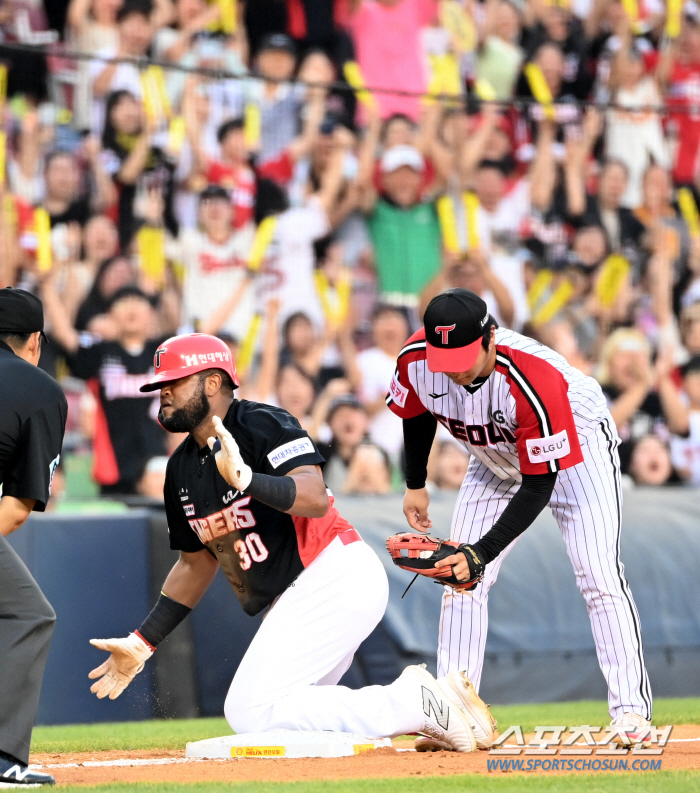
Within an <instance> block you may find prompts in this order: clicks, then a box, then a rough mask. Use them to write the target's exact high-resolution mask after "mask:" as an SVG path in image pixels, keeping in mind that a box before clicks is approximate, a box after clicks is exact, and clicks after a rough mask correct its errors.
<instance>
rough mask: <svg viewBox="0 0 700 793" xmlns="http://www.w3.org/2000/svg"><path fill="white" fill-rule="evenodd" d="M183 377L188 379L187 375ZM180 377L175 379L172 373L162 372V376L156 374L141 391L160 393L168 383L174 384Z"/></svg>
mask: <svg viewBox="0 0 700 793" xmlns="http://www.w3.org/2000/svg"><path fill="white" fill-rule="evenodd" d="M182 377H187V375H186V374H185V375H182ZM178 379H179V378H178V377H173V373H172V372H161V373H160V374H155V375H153V377H152V378H151V379H150V380H148V381H147V382H146V383H144V384H143V385H142V386H141V388H139V391H141V392H143V393H148V392H149V391H158V389H159V388H162V387H163V386H164V385H165V384H166V383H172V382H174V381H175V380H178Z"/></svg>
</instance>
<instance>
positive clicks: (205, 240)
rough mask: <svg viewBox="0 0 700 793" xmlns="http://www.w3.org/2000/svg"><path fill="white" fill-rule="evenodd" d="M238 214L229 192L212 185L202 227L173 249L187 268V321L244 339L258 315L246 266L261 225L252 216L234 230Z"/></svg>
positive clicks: (202, 200)
mask: <svg viewBox="0 0 700 793" xmlns="http://www.w3.org/2000/svg"><path fill="white" fill-rule="evenodd" d="M236 215H237V210H236V209H235V208H234V207H232V206H231V195H230V193H229V192H228V190H225V189H224V188H223V187H217V186H216V185H210V186H209V187H207V188H206V190H204V191H203V192H202V193H201V194H200V197H199V225H200V228H199V229H183V231H182V232H181V234H180V244H179V248H178V249H175V248H173V249H171V251H170V253H171V256H172V257H173V258H174V259H175V260H177V261H181V262H182V264H183V265H184V267H185V282H184V285H183V290H182V292H183V295H182V297H183V317H182V319H183V324H185V325H187V326H189V327H192V328H196V329H197V330H198V331H200V332H202V333H219V331H222V330H223V331H225V332H227V333H229V334H231V335H232V336H233V337H234V338H236V339H242V338H243V337H244V336H245V334H246V331H247V330H248V326H249V325H250V322H251V319H252V317H253V314H254V313H255V301H254V295H253V293H252V290H251V289H249V288H248V284H249V279H248V273H247V269H246V268H247V266H248V257H249V254H250V248H251V245H252V244H253V237H254V235H255V228H254V226H253V224H252V222H251V221H250V220H248V222H247V223H245V224H244V225H242V226H236V227H235V228H234V220H235V217H236Z"/></svg>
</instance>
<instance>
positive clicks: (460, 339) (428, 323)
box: [423, 289, 495, 372]
mask: <svg viewBox="0 0 700 793" xmlns="http://www.w3.org/2000/svg"><path fill="white" fill-rule="evenodd" d="M489 319H490V315H489V311H488V308H487V307H486V303H484V301H483V300H482V299H481V298H480V297H479V296H478V295H475V294H474V292H469V291H468V290H466V289H448V290H447V291H446V292H442V294H439V295H437V297H434V298H433V299H432V300H431V301H430V303H428V308H426V310H425V315H424V316H423V324H424V326H425V341H426V351H427V358H428V369H429V370H430V371H431V372H466V371H468V370H469V369H471V368H472V366H473V365H474V362H475V361H476V358H477V356H478V355H479V349H480V348H481V340H482V338H483V337H484V329H485V327H486V325H487V324H488V323H489ZM493 324H495V322H493Z"/></svg>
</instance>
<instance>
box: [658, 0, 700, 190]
mask: <svg viewBox="0 0 700 793" xmlns="http://www.w3.org/2000/svg"><path fill="white" fill-rule="evenodd" d="M658 77H659V80H660V82H661V85H662V86H663V87H664V88H665V89H666V91H665V93H666V98H667V101H668V105H669V111H670V113H669V120H670V122H671V125H672V128H673V130H674V131H675V137H676V141H675V142H676V146H675V156H674V164H673V179H674V181H675V182H676V183H677V184H691V183H692V182H693V180H694V179H695V176H696V164H697V161H698V154H700V117H699V116H698V114H697V110H696V109H697V102H698V99H697V91H698V82H699V81H700V18H699V17H698V13H697V7H696V9H695V12H694V13H691V14H687V15H685V19H684V21H683V27H682V30H681V35H680V37H679V38H677V39H676V40H675V41H673V42H671V43H670V44H669V45H668V46H667V47H666V49H665V50H664V51H663V52H662V53H661V54H660V58H659V66H658Z"/></svg>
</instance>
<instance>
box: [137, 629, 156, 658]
mask: <svg viewBox="0 0 700 793" xmlns="http://www.w3.org/2000/svg"><path fill="white" fill-rule="evenodd" d="M134 633H135V634H136V635H137V636H138V637H139V639H141V641H142V642H143V643H144V644H146V645H148V646H149V647H150V648H151V652H152V653H154V652H155V651H156V648H155V647H154V646H153V645H152V644H151V643H150V642H149V641H146V639H144V638H143V636H141V634H140V633H139V632H138V631H134Z"/></svg>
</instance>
